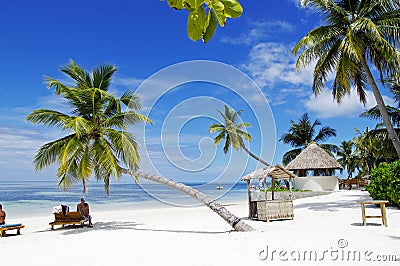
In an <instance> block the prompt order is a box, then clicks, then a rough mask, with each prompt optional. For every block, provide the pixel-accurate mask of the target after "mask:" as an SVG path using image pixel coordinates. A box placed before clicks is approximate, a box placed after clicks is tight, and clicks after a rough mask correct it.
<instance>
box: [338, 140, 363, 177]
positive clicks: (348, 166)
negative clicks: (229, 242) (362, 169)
mask: <svg viewBox="0 0 400 266" xmlns="http://www.w3.org/2000/svg"><path fill="white" fill-rule="evenodd" d="M354 146H355V144H354V142H353V141H342V142H341V143H340V146H339V147H338V152H337V153H336V156H337V157H338V162H339V163H340V164H341V165H342V166H343V168H344V169H345V170H346V171H347V174H348V175H347V178H352V177H353V173H354V171H355V170H356V169H357V165H358V164H359V162H360V158H359V157H358V156H357V154H356V152H355V148H354ZM342 171H343V170H341V172H342Z"/></svg>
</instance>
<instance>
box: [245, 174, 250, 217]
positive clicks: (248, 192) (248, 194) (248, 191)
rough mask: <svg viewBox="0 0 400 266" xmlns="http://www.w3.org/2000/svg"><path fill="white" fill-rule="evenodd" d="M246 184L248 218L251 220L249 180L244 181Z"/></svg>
mask: <svg viewBox="0 0 400 266" xmlns="http://www.w3.org/2000/svg"><path fill="white" fill-rule="evenodd" d="M246 182H247V198H248V201H249V218H251V195H250V179H248V180H246Z"/></svg>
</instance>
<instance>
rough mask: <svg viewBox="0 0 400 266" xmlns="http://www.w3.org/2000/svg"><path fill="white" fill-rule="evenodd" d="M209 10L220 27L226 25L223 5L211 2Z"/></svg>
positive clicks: (216, 0)
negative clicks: (212, 12) (212, 11)
mask: <svg viewBox="0 0 400 266" xmlns="http://www.w3.org/2000/svg"><path fill="white" fill-rule="evenodd" d="M210 8H211V9H212V10H214V12H215V15H216V16H217V19H218V23H219V25H220V26H221V27H223V26H225V23H226V15H225V12H224V8H225V7H224V4H222V3H221V1H219V0H211V3H210Z"/></svg>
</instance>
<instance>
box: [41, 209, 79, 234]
mask: <svg viewBox="0 0 400 266" xmlns="http://www.w3.org/2000/svg"><path fill="white" fill-rule="evenodd" d="M54 218H55V219H54V221H53V222H51V223H49V225H51V230H54V226H55V225H61V226H62V227H64V226H65V225H69V224H72V225H75V224H79V225H80V226H81V227H83V224H84V223H85V222H86V220H85V218H84V217H83V216H82V214H81V213H80V212H67V213H66V214H63V213H62V212H60V213H54Z"/></svg>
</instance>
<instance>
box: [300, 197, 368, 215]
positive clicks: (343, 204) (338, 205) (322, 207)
mask: <svg viewBox="0 0 400 266" xmlns="http://www.w3.org/2000/svg"><path fill="white" fill-rule="evenodd" d="M346 197H347V198H354V200H353V199H352V200H347V199H346V200H340V201H327V202H326V201H325V202H309V203H300V204H296V205H295V206H294V209H310V210H313V211H330V212H336V211H340V210H342V209H356V208H360V207H359V206H360V204H359V203H358V202H360V201H365V200H370V197H369V195H363V196H358V195H347V196H346Z"/></svg>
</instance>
